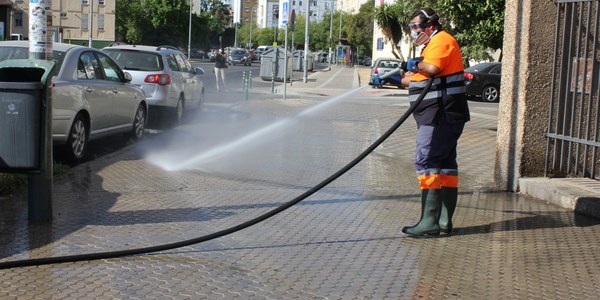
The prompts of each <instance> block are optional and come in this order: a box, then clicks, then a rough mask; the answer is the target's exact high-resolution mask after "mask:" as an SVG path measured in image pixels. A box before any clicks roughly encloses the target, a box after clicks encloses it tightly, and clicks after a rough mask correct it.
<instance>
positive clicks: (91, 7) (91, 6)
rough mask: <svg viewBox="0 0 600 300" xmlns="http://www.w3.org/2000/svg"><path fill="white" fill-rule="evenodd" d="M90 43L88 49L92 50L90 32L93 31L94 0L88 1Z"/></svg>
mask: <svg viewBox="0 0 600 300" xmlns="http://www.w3.org/2000/svg"><path fill="white" fill-rule="evenodd" d="M89 27H90V42H89V47H90V48H92V32H93V31H94V0H90V25H89Z"/></svg>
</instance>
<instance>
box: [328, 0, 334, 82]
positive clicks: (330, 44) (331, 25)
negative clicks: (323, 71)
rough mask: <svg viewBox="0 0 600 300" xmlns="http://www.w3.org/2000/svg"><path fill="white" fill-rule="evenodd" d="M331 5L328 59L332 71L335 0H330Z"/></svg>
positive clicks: (329, 68)
mask: <svg viewBox="0 0 600 300" xmlns="http://www.w3.org/2000/svg"><path fill="white" fill-rule="evenodd" d="M329 3H330V4H331V5H330V6H329V53H328V55H327V60H328V64H329V67H328V70H330V71H331V58H332V55H333V53H331V47H332V43H333V1H330V2H329Z"/></svg>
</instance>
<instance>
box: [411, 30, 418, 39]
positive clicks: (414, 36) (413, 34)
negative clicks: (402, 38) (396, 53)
mask: <svg viewBox="0 0 600 300" xmlns="http://www.w3.org/2000/svg"><path fill="white" fill-rule="evenodd" d="M419 33H421V31H416V30H411V31H410V36H411V37H412V38H413V40H416V39H417V37H419Z"/></svg>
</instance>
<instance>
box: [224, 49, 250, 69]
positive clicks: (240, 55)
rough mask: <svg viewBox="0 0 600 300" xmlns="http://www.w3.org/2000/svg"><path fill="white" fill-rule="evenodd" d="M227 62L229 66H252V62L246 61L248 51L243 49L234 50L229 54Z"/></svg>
mask: <svg viewBox="0 0 600 300" xmlns="http://www.w3.org/2000/svg"><path fill="white" fill-rule="evenodd" d="M227 61H228V62H229V64H230V65H234V66H235V65H237V64H244V66H250V65H252V61H250V60H249V59H248V51H246V50H244V49H235V50H231V51H230V52H229V55H228V56H227Z"/></svg>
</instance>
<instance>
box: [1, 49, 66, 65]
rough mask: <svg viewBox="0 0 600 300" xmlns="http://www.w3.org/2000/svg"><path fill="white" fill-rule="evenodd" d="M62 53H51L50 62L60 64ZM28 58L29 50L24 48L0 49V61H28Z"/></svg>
mask: <svg viewBox="0 0 600 300" xmlns="http://www.w3.org/2000/svg"><path fill="white" fill-rule="evenodd" d="M64 55H65V53H64V52H61V51H56V50H55V51H52V60H53V61H54V62H55V63H57V64H60V62H61V61H62V58H63V56H64ZM28 58H29V48H26V47H16V46H2V47H0V61H3V60H7V59H28Z"/></svg>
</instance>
